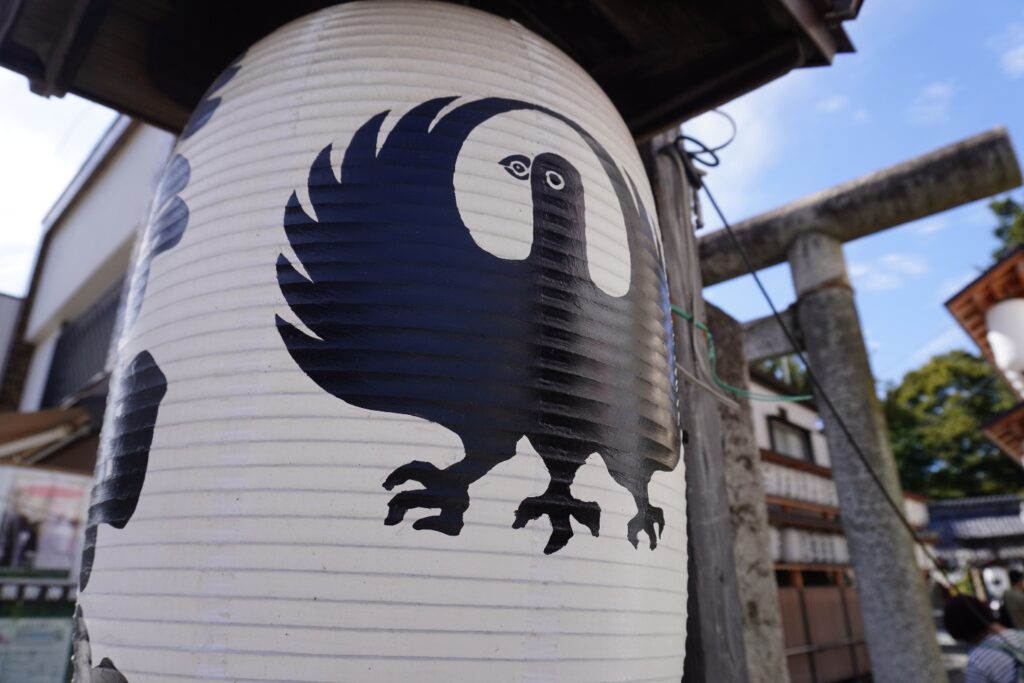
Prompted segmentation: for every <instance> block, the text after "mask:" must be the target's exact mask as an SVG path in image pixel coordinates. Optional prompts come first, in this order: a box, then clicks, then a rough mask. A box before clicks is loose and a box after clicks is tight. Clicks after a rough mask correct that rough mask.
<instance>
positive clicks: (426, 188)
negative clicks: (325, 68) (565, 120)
mask: <svg viewBox="0 0 1024 683" xmlns="http://www.w3.org/2000/svg"><path fill="white" fill-rule="evenodd" d="M452 99H453V98H442V99H437V100H431V101H429V102H426V103H424V104H422V105H419V106H417V107H415V108H414V109H412V110H411V111H409V112H408V113H407V114H405V115H404V116H402V117H401V118H400V119H399V120H398V122H397V123H396V125H395V127H394V128H393V129H392V130H391V132H390V133H389V134H388V136H387V139H386V140H385V142H384V144H383V145H382V147H381V149H380V151H379V152H378V151H377V149H376V145H377V138H378V136H379V133H380V128H381V124H382V123H383V121H384V119H385V117H386V115H387V112H384V113H381V114H378V115H377V116H375V117H373V118H372V119H370V120H369V121H368V122H367V123H366V124H364V125H363V126H362V127H361V128H360V129H359V130H358V131H357V132H356V134H355V136H354V137H353V139H352V141H351V143H350V144H349V147H348V149H347V150H346V152H345V155H344V159H343V162H342V166H341V178H340V180H339V179H337V178H335V176H334V172H333V170H332V168H331V164H330V152H331V148H330V147H327V148H325V149H324V150H323V151H321V152H320V154H319V156H318V157H317V159H316V161H315V162H314V163H313V166H312V168H311V169H310V171H309V196H310V203H311V205H312V208H313V212H314V215H312V216H311V215H309V214H307V213H306V211H305V210H304V209H303V208H302V206H301V205H300V203H299V201H298V199H297V197H296V195H295V194H294V193H293V194H292V196H291V198H290V199H289V201H288V205H287V207H286V210H285V218H284V227H285V232H286V234H287V236H288V241H289V243H290V244H291V246H292V249H293V250H294V252H295V255H296V256H297V257H298V260H299V261H300V262H301V264H302V268H303V269H304V270H305V273H306V274H308V277H307V275H305V274H302V273H300V272H299V270H298V269H297V268H296V267H295V265H293V264H292V263H291V262H290V261H289V260H288V259H287V258H286V257H285V256H283V255H282V256H280V257H279V258H278V262H277V271H278V283H279V285H280V287H281V291H282V292H283V294H284V296H285V299H286V300H287V302H288V304H289V306H290V308H291V309H292V311H293V312H294V313H295V315H296V316H297V317H298V318H299V319H300V320H301V321H302V323H303V324H304V325H305V326H306V327H307V328H308V329H309V330H310V331H311V332H312V333H313V335H315V336H311V335H309V334H307V333H306V332H304V331H302V330H300V329H298V328H297V327H296V326H294V325H292V324H290V323H287V322H285V321H284V320H282V319H281V318H280V317H278V319H277V325H278V331H279V333H280V334H281V336H282V338H283V340H284V342H285V345H286V346H287V347H288V350H289V352H290V353H291V355H292V357H293V358H294V359H295V361H296V362H297V363H298V364H299V366H300V367H301V368H302V369H303V370H304V371H305V372H306V374H307V375H309V376H310V378H311V379H313V380H314V381H315V382H316V383H317V384H319V385H320V386H321V387H322V388H324V389H325V390H326V391H328V392H330V393H332V394H334V395H335V396H338V397H340V398H343V399H344V400H346V401H348V402H350V403H354V404H356V405H360V406H363V407H368V408H371V409H377V410H388V411H392V412H403V413H411V414H416V415H420V416H423V417H427V418H428V419H432V420H434V421H443V420H444V421H451V420H454V419H455V418H453V417H452V416H451V415H449V414H448V412H450V411H446V410H442V409H441V408H439V407H438V406H437V405H436V404H437V403H438V401H437V397H438V396H444V397H445V399H446V400H447V401H449V402H450V403H451V404H452V405H454V404H460V405H464V404H474V403H480V402H482V401H485V400H486V398H487V396H489V395H493V394H495V393H496V392H500V391H501V390H502V387H503V386H507V385H508V384H509V383H512V382H514V381H515V380H516V379H517V376H516V374H515V373H517V372H521V368H522V367H523V366H524V365H525V364H526V363H528V361H529V353H530V350H529V348H528V347H527V346H526V345H525V344H522V343H518V344H512V345H511V348H510V343H509V342H510V340H522V339H524V338H525V337H526V336H527V333H526V331H525V330H524V329H523V327H524V326H525V325H528V324H529V319H530V306H531V297H530V295H529V293H528V292H526V291H525V290H524V288H528V287H529V283H528V282H527V278H526V276H525V272H526V271H525V263H524V262H522V261H512V260H506V259H502V258H499V257H496V256H494V255H492V254H490V253H488V252H487V251H485V250H483V249H481V248H480V247H479V246H478V245H477V244H476V242H475V241H474V240H473V238H472V236H471V235H470V232H469V229H468V228H467V227H466V225H465V224H464V223H463V221H462V219H461V217H460V215H459V210H458V206H457V203H456V198H455V187H454V175H455V164H456V162H457V160H458V156H459V152H460V151H461V149H462V145H463V143H464V142H465V140H466V138H467V137H468V135H469V133H470V132H472V130H473V128H475V127H476V126H477V125H479V124H480V123H481V122H483V121H484V120H486V119H487V118H489V117H491V116H493V115H495V114H496V113H499V112H500V111H501V109H500V108H495V107H489V108H488V107H473V106H472V105H474V104H476V103H470V105H463V107H459V108H457V109H454V110H452V111H450V112H448V113H447V114H446V115H445V116H444V117H442V118H441V119H439V120H438V121H437V122H436V123H434V125H433V127H431V124H432V123H433V122H434V121H435V119H436V118H437V115H438V113H439V112H440V111H441V109H442V108H444V107H445V106H446V105H447V104H449V103H450V102H451V101H452ZM505 110H506V111H507V109H505ZM497 161H498V160H497V159H495V162H496V163H497ZM431 402H433V403H432V404H431Z"/></svg>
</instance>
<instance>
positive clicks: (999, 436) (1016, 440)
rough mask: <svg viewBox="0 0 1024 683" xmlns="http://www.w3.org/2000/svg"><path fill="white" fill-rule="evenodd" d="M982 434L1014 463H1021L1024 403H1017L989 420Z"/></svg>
mask: <svg viewBox="0 0 1024 683" xmlns="http://www.w3.org/2000/svg"><path fill="white" fill-rule="evenodd" d="M982 433H983V434H984V435H985V438H986V439H988V440H989V441H991V442H992V443H994V444H995V445H996V446H998V447H999V450H1001V451H1002V452H1003V453H1006V454H1007V455H1008V456H1010V457H1011V458H1013V460H1014V462H1017V463H1021V462H1022V457H1024V403H1018V404H1017V405H1016V406H1014V407H1013V408H1011V409H1010V410H1008V411H1006V412H1005V413H1003V414H1002V415H999V416H997V417H996V418H995V419H993V420H991V421H990V422H989V423H988V424H986V425H985V426H984V428H983V429H982Z"/></svg>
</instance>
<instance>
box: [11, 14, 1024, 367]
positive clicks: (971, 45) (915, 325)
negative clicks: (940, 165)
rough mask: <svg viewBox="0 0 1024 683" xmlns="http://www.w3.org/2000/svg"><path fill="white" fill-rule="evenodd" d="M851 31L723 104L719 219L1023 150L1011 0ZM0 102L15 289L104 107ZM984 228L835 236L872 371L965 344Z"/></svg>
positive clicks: (1018, 41)
mask: <svg viewBox="0 0 1024 683" xmlns="http://www.w3.org/2000/svg"><path fill="white" fill-rule="evenodd" d="M847 28H848V31H849V33H850V35H851V37H852V38H853V41H854V43H855V44H856V46H857V49H858V52H857V53H856V54H851V55H840V56H838V57H837V58H836V61H835V64H833V66H831V67H827V68H814V69H802V70H799V71H796V72H793V73H791V74H789V75H788V76H786V77H784V78H782V79H780V80H778V81H776V82H774V83H771V84H769V85H767V86H765V87H763V88H761V89H760V90H758V91H756V92H754V93H751V94H750V95H747V96H746V97H743V98H741V99H739V100H736V101H735V102H732V103H730V104H729V105H727V106H726V107H724V109H725V110H726V111H728V112H730V113H731V114H732V115H733V116H734V117H735V118H736V120H737V122H738V124H739V135H738V137H737V139H736V141H735V143H734V144H733V145H732V146H730V147H729V148H728V149H726V150H724V151H723V152H722V162H723V163H722V166H721V167H720V168H718V169H714V170H712V171H711V173H710V175H709V176H708V178H707V182H708V184H709V186H710V187H711V188H712V190H713V191H714V193H715V195H716V197H717V199H718V201H719V203H720V204H721V205H722V208H723V210H724V211H725V212H726V215H727V216H728V217H729V218H730V220H732V221H734V222H736V221H739V220H742V219H743V218H747V217H749V216H752V215H755V214H757V213H760V212H762V211H765V210H768V209H771V208H774V207H776V206H778V205H780V204H783V203H785V202H788V201H790V200H793V199H797V198H799V197H801V196H803V195H805V194H808V193H810V192H813V191H815V190H820V189H823V188H826V187H829V186H831V185H834V184H836V183H839V182H842V181H844V180H847V179H850V178H853V177H856V176H859V175H862V174H864V173H867V172H870V171H873V170H876V169H878V168H881V167H884V166H888V165H890V164H893V163H897V162H899V161H902V160H904V159H907V158H909V157H912V156H915V155H917V154H921V153H923V152H927V151H929V150H931V149H934V148H936V147H940V146H942V145H945V144H948V143H950V142H953V141H955V140H959V139H961V138H963V137H966V136H968V135H972V134H974V133H977V132H980V131H983V130H986V129H988V128H990V127H992V126H996V125H1006V126H1007V127H1008V128H1009V129H1010V134H1011V136H1012V137H1013V139H1014V141H1015V143H1016V144H1017V146H1018V150H1020V149H1021V147H1020V146H1021V145H1024V3H1021V2H1020V0H985V2H984V3H963V2H952V1H949V0H947V1H946V2H932V1H930V0H868V1H867V2H866V3H865V6H864V9H863V11H862V12H861V16H860V18H859V19H857V20H856V21H854V22H851V23H850V24H848V25H847ZM0 101H3V102H4V106H3V107H0V149H2V150H4V154H3V156H2V157H0V206H3V207H4V220H3V221H2V222H0V291H3V292H7V293H12V294H16V295H20V294H23V293H24V291H25V287H26V284H27V281H28V275H29V273H30V271H31V265H32V260H33V257H34V254H35V250H36V245H37V243H38V238H39V232H40V222H41V220H42V217H43V215H44V214H45V213H46V210H47V209H48V208H49V207H50V205H51V204H52V203H53V202H54V201H55V200H56V198H57V197H58V196H59V194H60V192H61V191H62V190H63V188H64V187H65V185H66V184H67V183H68V181H69V180H70V179H71V177H72V176H73V175H74V172H75V171H76V170H77V168H78V166H79V164H80V163H81V162H82V161H83V160H84V158H85V156H86V155H87V154H88V151H89V149H90V148H91V147H92V145H93V144H94V143H95V141H96V139H97V138H98V137H99V135H100V134H101V133H102V131H103V130H104V129H105V128H106V127H107V126H108V125H109V124H110V122H111V121H112V120H113V116H114V115H113V113H112V112H111V111H109V110H106V109H104V108H102V107H99V106H97V105H93V104H90V103H88V102H86V101H84V100H81V99H78V98H75V97H66V98H63V99H50V100H45V99H43V98H40V97H37V96H36V95H33V94H31V93H29V91H28V88H27V84H26V82H25V79H24V78H22V77H21V76H18V75H15V74H13V73H10V72H5V71H3V70H0ZM687 132H688V133H689V134H693V135H697V136H698V137H700V138H702V139H705V140H706V141H707V142H709V143H717V142H719V141H720V140H722V139H723V136H725V135H726V134H727V133H728V131H727V129H726V128H725V127H724V124H723V122H722V121H721V119H719V118H718V117H715V116H714V115H706V116H704V117H701V118H700V119H697V120H696V121H693V122H691V123H690V124H689V125H688V126H687ZM1016 196H1018V197H1022V196H1024V195H1022V194H1021V193H1020V192H1018V193H1017V195H1016ZM705 214H706V215H709V214H710V211H709V210H708V211H705ZM993 224H994V221H993V220H992V217H991V214H990V212H989V211H988V209H987V207H986V202H977V203H975V204H972V205H970V206H966V207H962V208H960V209H955V210H953V211H949V212H946V213H944V214H940V215H938V216H935V217H932V218H929V219H926V220H924V221H919V222H917V223H912V224H908V225H906V226H902V227H899V228H895V229H892V230H889V231H887V232H885V233H882V234H879V235H875V236H872V237H868V238H865V239H862V240H860V241H858V242H855V243H852V244H848V245H847V247H846V256H847V261H848V263H849V266H850V271H851V274H852V276H853V282H854V287H855V288H856V290H857V302H858V306H859V308H860V312H861V317H862V322H863V324H864V328H865V330H866V336H867V339H868V345H869V349H870V351H871V354H872V366H873V368H874V372H875V375H876V377H877V378H878V379H879V380H881V381H883V382H884V381H893V380H898V379H899V377H900V376H902V374H903V373H904V372H906V371H907V370H909V369H912V368H914V367H917V366H918V365H920V364H921V363H923V362H924V361H925V360H927V359H928V358H929V357H930V356H931V355H932V354H934V353H939V352H942V351H945V350H947V349H950V348H956V347H963V348H970V349H972V350H974V349H973V346H972V345H971V343H970V341H969V340H968V339H967V338H966V336H965V335H963V333H962V332H960V330H959V327H958V326H957V325H956V323H955V322H954V321H953V319H952V318H951V317H950V316H949V314H948V313H947V312H946V310H945V308H944V307H943V306H942V303H943V301H944V300H945V299H946V298H948V296H949V295H951V294H952V293H954V292H955V291H957V290H958V289H959V288H960V287H961V286H962V285H963V284H965V283H966V282H967V281H969V280H970V279H971V278H972V277H973V276H974V275H975V274H976V273H977V272H978V270H979V269H983V268H984V267H985V266H987V265H988V264H989V263H990V253H991V251H992V250H993V248H994V247H995V240H994V238H993V237H992V235H991V228H992V226H993ZM714 227H715V223H714V222H713V221H711V220H710V216H709V229H713V228H714ZM763 275H764V278H765V280H766V283H767V284H768V285H769V288H770V291H771V293H772V296H773V298H774V299H775V301H776V302H777V303H778V304H779V305H780V306H787V305H789V303H791V302H792V301H793V291H792V287H791V285H790V281H789V272H788V268H787V267H786V266H785V265H783V266H777V267H775V268H772V269H769V270H767V271H765V272H764V273H763ZM708 298H709V299H710V300H712V301H713V302H715V303H716V304H718V305H720V306H722V307H723V308H725V309H726V310H727V311H729V312H730V313H732V314H733V315H734V316H735V317H737V318H739V319H741V320H749V319H752V318H755V317H760V316H762V315H766V314H767V313H768V309H767V306H766V305H765V304H764V303H763V301H762V300H761V299H760V296H759V294H758V293H757V292H756V290H755V288H754V285H753V282H752V281H750V278H749V277H748V278H743V279H739V280H735V281H732V282H730V283H726V284H723V285H719V286H716V287H713V288H711V289H710V290H709V291H708Z"/></svg>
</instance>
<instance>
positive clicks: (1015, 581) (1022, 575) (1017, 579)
mask: <svg viewBox="0 0 1024 683" xmlns="http://www.w3.org/2000/svg"><path fill="white" fill-rule="evenodd" d="M1003 604H1004V605H1005V606H1006V614H1007V616H1008V617H1009V618H1010V625H1011V626H1012V627H1013V628H1019V629H1024V572H1019V571H1017V570H1016V569H1011V570H1010V587H1009V588H1008V589H1007V591H1006V593H1005V594H1004V595H1003Z"/></svg>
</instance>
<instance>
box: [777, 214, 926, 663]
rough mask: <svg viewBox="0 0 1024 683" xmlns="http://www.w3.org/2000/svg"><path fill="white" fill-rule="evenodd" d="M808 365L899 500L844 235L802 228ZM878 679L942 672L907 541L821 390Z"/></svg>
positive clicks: (801, 297) (794, 255) (796, 279)
mask: <svg viewBox="0 0 1024 683" xmlns="http://www.w3.org/2000/svg"><path fill="white" fill-rule="evenodd" d="M788 258H789V263H790V267H791V269H792V275H793V284H794V288H795V289H796V294H797V316H798V319H799V322H800V328H801V331H802V332H803V339H804V343H805V344H806V346H807V353H808V356H809V362H810V364H811V368H812V370H813V371H814V373H815V375H816V376H817V378H818V381H819V382H820V383H821V385H822V388H823V390H824V391H825V392H826V393H827V394H828V396H829V398H830V399H831V401H832V403H833V404H834V406H835V408H836V410H837V411H839V412H840V414H841V415H842V418H843V420H844V421H845V423H846V424H847V426H848V427H849V429H850V431H851V432H852V434H853V436H854V438H855V439H856V441H857V444H858V446H860V450H861V451H862V452H863V453H864V455H865V456H866V458H867V460H868V462H869V463H870V464H871V466H872V468H873V469H874V471H875V472H877V474H878V475H879V477H880V479H881V480H882V483H883V484H884V486H885V489H886V490H887V491H888V493H889V495H890V496H891V497H893V498H894V499H895V500H896V501H897V502H898V504H899V505H900V506H902V504H903V495H902V493H901V491H900V485H899V478H898V476H897V473H896V464H895V461H894V460H893V457H892V452H891V450H890V447H889V440H888V434H887V431H886V425H885V418H884V416H883V414H882V410H881V406H880V405H879V403H878V398H877V397H876V395H875V385H874V380H873V379H872V375H871V368H870V366H869V364H868V354H867V349H866V348H865V345H864V339H863V336H862V334H861V327H860V320H859V318H858V316H857V309H856V306H855V304H854V299H853V289H852V288H851V287H850V281H849V277H848V275H847V272H846V262H845V260H844V258H843V247H842V243H841V242H840V241H839V240H838V239H836V238H834V237H830V236H828V235H824V234H821V233H804V234H802V235H800V236H798V237H797V238H796V240H795V241H794V243H793V245H792V246H791V247H790V249H789V251H788ZM817 398H818V405H819V407H820V408H821V413H822V418H823V419H824V422H825V436H826V438H827V439H828V446H829V452H830V454H831V457H832V474H833V477H834V479H835V482H836V487H837V489H838V490H839V509H840V512H841V514H842V524H843V532H844V533H845V534H846V538H847V541H848V542H849V544H850V556H851V560H852V564H853V568H854V571H855V573H856V580H857V588H858V590H857V594H858V596H859V600H860V605H861V614H862V616H863V618H864V625H865V631H866V640H867V646H868V655H869V657H870V659H871V665H872V671H873V675H874V680H875V681H876V683H904V682H905V681H934V682H936V683H938V682H939V681H945V680H946V673H945V671H944V667H943V664H942V657H941V654H940V652H939V646H938V642H937V641H936V637H935V627H934V624H933V619H932V613H931V607H930V605H929V603H928V599H927V595H926V591H925V584H924V582H923V581H922V578H921V572H920V571H919V569H918V567H917V564H916V560H915V557H914V549H913V545H912V540H911V537H910V535H909V533H908V532H907V530H906V529H905V528H904V527H903V525H902V523H901V522H900V520H899V519H898V518H897V516H896V514H895V513H894V511H893V510H892V509H891V508H890V507H889V504H888V503H887V502H886V500H885V498H884V496H883V494H882V492H881V491H880V490H879V489H878V487H877V485H876V484H875V482H874V481H873V479H872V477H871V475H870V474H869V473H868V471H867V469H866V468H865V467H864V465H863V463H862V462H861V461H860V459H859V458H858V456H857V454H856V452H855V451H854V448H853V447H852V446H851V444H850V442H849V440H848V439H847V437H846V435H845V434H844V432H843V431H842V430H841V429H840V427H839V425H838V423H837V421H836V419H835V417H834V415H833V414H832V413H831V411H830V410H829V407H828V404H827V402H826V401H824V400H823V399H822V397H821V396H820V395H819V396H817Z"/></svg>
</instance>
